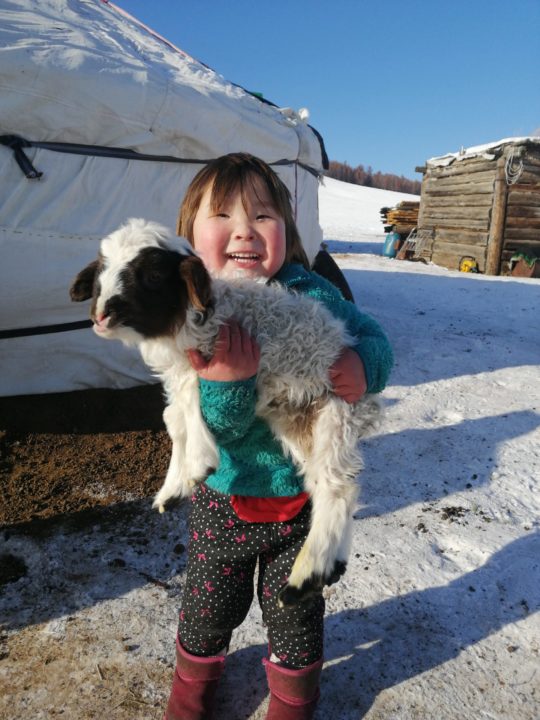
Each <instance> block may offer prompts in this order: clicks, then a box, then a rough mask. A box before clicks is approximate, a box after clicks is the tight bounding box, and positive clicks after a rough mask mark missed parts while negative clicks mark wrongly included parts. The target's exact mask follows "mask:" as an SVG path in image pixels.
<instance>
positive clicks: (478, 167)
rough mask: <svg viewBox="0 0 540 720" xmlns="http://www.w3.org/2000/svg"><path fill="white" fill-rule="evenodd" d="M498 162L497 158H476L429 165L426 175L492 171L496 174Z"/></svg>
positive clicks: (450, 175) (438, 175) (439, 175)
mask: <svg viewBox="0 0 540 720" xmlns="http://www.w3.org/2000/svg"><path fill="white" fill-rule="evenodd" d="M496 170H497V163H496V161H495V160H486V159H484V158H481V159H480V158H476V159H474V160H472V159H471V160H460V161H457V162H454V163H452V165H446V166H444V167H443V166H440V167H432V166H429V167H428V169H427V172H426V177H437V178H439V177H455V176H459V175H470V174H475V173H478V172H491V173H493V176H495V172H496Z"/></svg>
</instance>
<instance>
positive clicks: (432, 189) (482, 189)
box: [422, 180, 494, 199]
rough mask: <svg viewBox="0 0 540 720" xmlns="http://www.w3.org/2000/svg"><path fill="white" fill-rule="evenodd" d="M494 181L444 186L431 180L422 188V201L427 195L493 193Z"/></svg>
mask: <svg viewBox="0 0 540 720" xmlns="http://www.w3.org/2000/svg"><path fill="white" fill-rule="evenodd" d="M493 183H494V180H486V181H483V182H466V183H460V184H457V183H456V184H454V185H444V184H441V183H440V182H439V183H436V182H433V181H431V180H429V181H427V182H426V184H425V186H424V187H423V188H422V199H424V197H425V196H427V195H474V194H477V193H478V194H480V193H490V194H491V193H493Z"/></svg>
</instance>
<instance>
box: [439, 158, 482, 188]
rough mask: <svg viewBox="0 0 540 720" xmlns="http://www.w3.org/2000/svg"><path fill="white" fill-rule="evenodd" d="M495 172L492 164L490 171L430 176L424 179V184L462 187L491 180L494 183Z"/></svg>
mask: <svg viewBox="0 0 540 720" xmlns="http://www.w3.org/2000/svg"><path fill="white" fill-rule="evenodd" d="M495 170H496V165H495V163H494V164H493V168H492V169H491V170H480V171H478V172H475V173H460V174H459V175H450V174H445V175H437V176H435V175H430V176H429V177H426V182H432V183H434V184H437V185H441V186H443V185H464V184H466V183H471V182H474V183H481V182H487V181H488V180H491V181H492V182H494V181H495Z"/></svg>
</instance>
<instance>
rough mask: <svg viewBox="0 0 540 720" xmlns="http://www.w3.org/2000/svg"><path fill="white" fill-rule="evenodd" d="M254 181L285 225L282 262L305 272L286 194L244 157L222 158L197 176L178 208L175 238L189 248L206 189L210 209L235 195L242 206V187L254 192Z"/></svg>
mask: <svg viewBox="0 0 540 720" xmlns="http://www.w3.org/2000/svg"><path fill="white" fill-rule="evenodd" d="M256 178H258V179H260V181H261V182H262V183H263V184H264V187H265V188H267V190H268V193H269V195H270V199H271V201H272V205H273V207H274V209H275V210H276V212H278V213H279V215H280V216H281V217H282V218H283V221H284V222H285V239H286V252H285V262H286V263H289V262H296V263H300V264H302V265H303V266H304V267H305V268H306V269H307V270H309V261H308V258H307V255H306V253H305V250H304V248H303V247H302V240H301V238H300V234H299V232H298V228H297V227H296V223H295V222H294V218H293V214H292V207H291V195H290V193H289V190H288V189H287V187H286V185H285V184H284V183H283V182H282V180H280V179H279V177H278V176H277V175H276V173H275V172H274V171H273V170H272V168H271V167H270V166H269V165H268V164H267V163H265V162H264V160H261V159H260V158H258V157H255V156H254V155H249V154H248V153H230V154H229V155H222V156H221V157H219V158H216V159H215V160H212V161H211V162H209V163H208V165H205V167H204V168H203V169H202V170H201V171H200V172H198V173H197V175H196V176H195V177H194V179H193V180H192V182H191V184H190V186H189V188H188V190H187V192H186V195H185V197H184V200H183V202H182V205H181V207H180V213H179V215H178V223H177V225H176V232H177V234H178V235H182V236H183V237H185V238H186V239H187V240H189V242H190V243H191V244H192V245H193V223H194V221H195V216H196V214H197V211H198V209H199V206H200V204H201V200H202V197H203V195H204V193H205V192H206V190H207V188H208V187H210V186H211V187H212V197H211V204H212V208H213V209H215V210H218V209H219V208H220V207H222V206H223V205H224V204H225V202H226V201H227V199H228V198H229V197H231V196H232V195H233V194H235V193H237V192H240V193H241V195H242V200H243V201H244V203H245V192H246V187H250V188H252V189H254V190H255V192H256V191H257V188H256V184H255V183H254V182H253V180H254V179H256Z"/></svg>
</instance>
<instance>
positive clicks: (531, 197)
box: [501, 145, 540, 273]
mask: <svg viewBox="0 0 540 720" xmlns="http://www.w3.org/2000/svg"><path fill="white" fill-rule="evenodd" d="M520 160H521V162H522V163H523V170H522V172H521V174H520V175H519V177H518V179H517V182H516V183H515V184H513V185H510V186H509V188H508V198H507V204H506V222H505V228H504V242H503V247H502V256H501V272H503V273H508V272H509V271H510V268H511V265H510V260H511V258H512V256H513V255H515V254H516V253H523V254H525V255H528V256H530V257H538V258H540V148H538V146H537V145H534V146H529V147H526V148H525V151H524V153H523V155H522V157H521V158H520ZM517 162H519V159H518V160H516V162H515V163H514V165H515V164H516V163H517Z"/></svg>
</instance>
